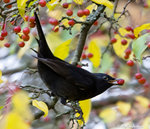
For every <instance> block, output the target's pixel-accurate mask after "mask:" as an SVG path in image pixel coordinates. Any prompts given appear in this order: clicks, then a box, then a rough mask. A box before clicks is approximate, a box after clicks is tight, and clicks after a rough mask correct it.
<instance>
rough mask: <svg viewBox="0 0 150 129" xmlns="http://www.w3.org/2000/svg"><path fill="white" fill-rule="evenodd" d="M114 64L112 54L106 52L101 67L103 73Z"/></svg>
mask: <svg viewBox="0 0 150 129" xmlns="http://www.w3.org/2000/svg"><path fill="white" fill-rule="evenodd" d="M112 65H113V58H112V56H111V55H110V54H108V53H105V54H104V56H103V59H102V63H101V68H100V71H99V72H101V73H105V72H107V70H109V69H110V68H111V67H112Z"/></svg>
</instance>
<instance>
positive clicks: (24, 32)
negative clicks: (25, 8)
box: [0, 16, 35, 48]
mask: <svg viewBox="0 0 150 129" xmlns="http://www.w3.org/2000/svg"><path fill="white" fill-rule="evenodd" d="M24 21H26V22H28V26H29V27H25V28H23V29H21V26H20V25H18V26H15V27H13V32H14V33H15V34H17V35H18V36H19V37H20V38H21V39H22V40H23V41H21V42H19V43H18V46H19V47H24V46H25V43H24V42H25V41H28V40H29V39H30V36H29V34H30V28H34V27H35V17H29V16H25V17H24ZM14 22H15V21H12V22H11V24H12V25H14ZM7 35H8V33H7V31H6V29H5V24H4V25H3V29H2V31H1V35H0V40H1V41H2V40H4V38H5V37H6V36H7ZM4 46H5V47H7V48H9V47H10V46H11V43H5V44H4Z"/></svg>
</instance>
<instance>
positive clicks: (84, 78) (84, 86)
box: [35, 13, 117, 104]
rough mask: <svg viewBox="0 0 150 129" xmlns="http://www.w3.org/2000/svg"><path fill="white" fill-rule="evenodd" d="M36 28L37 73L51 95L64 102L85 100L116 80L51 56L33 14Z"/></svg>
mask: <svg viewBox="0 0 150 129" xmlns="http://www.w3.org/2000/svg"><path fill="white" fill-rule="evenodd" d="M35 20H36V27H37V31H38V35H39V39H37V41H38V45H39V49H38V52H37V55H38V56H37V57H35V58H37V59H38V71H39V74H40V77H41V79H42V80H43V82H44V83H45V84H46V86H47V87H48V88H49V89H50V90H51V91H52V93H53V94H54V95H56V96H58V97H60V98H61V102H62V103H64V104H65V102H66V100H72V101H76V100H85V99H89V98H92V97H94V96H96V95H98V94H101V93H103V92H104V91H105V90H107V89H108V88H109V87H111V86H112V85H113V84H117V82H116V79H115V78H113V77H111V76H109V75H107V74H103V73H90V72H88V71H86V70H84V69H81V68H78V67H76V66H74V65H72V64H69V63H67V62H65V61H63V60H61V59H59V58H57V57H55V56H54V55H53V53H52V52H51V50H50V49H49V47H48V45H47V42H46V39H45V36H44V33H43V31H42V28H41V24H40V21H39V19H38V16H37V14H36V13H35Z"/></svg>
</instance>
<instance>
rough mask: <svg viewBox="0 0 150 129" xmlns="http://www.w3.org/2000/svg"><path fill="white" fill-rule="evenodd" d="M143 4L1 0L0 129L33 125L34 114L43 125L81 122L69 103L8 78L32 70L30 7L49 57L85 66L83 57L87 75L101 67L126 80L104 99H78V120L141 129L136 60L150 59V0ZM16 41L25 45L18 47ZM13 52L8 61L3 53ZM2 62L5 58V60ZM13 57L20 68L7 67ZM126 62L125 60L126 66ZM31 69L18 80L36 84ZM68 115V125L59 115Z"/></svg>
mask: <svg viewBox="0 0 150 129" xmlns="http://www.w3.org/2000/svg"><path fill="white" fill-rule="evenodd" d="M40 2H41V3H42V4H40ZM45 2H46V3H45ZM142 2H143V3H142ZM142 2H140V1H138V0H137V1H134V0H128V1H118V0H111V1H109V0H90V1H89V0H66V1H63V0H46V1H45V0H17V1H15V0H11V1H9V0H1V1H0V4H1V7H0V31H1V35H0V47H1V48H0V50H4V51H7V52H8V53H7V55H4V56H3V52H1V54H2V58H1V56H0V62H2V63H0V69H1V71H0V100H2V101H1V102H0V127H1V128H2V129H30V128H35V127H34V122H35V123H36V124H37V123H38V122H36V121H35V120H34V119H38V121H40V122H43V123H46V122H47V121H50V122H49V124H50V125H53V126H52V127H51V128H56V129H58V128H61V129H62V127H63V128H67V127H68V128H70V127H72V126H74V128H75V126H81V127H82V126H83V125H84V124H83V120H82V119H80V120H78V119H77V116H80V115H81V114H78V113H76V112H77V110H76V109H75V110H73V109H74V107H73V108H72V109H70V108H69V109H68V108H66V106H62V105H61V104H59V102H57V99H56V100H55V99H54V98H55V97H54V98H53V97H51V93H50V91H49V90H47V89H46V90H45V89H44V88H43V87H42V84H39V85H40V86H39V88H38V87H34V86H32V85H30V84H27V86H24V83H20V82H19V83H18V79H16V80H15V81H13V82H12V81H11V80H13V79H12V78H14V76H15V74H18V71H19V72H20V71H23V70H24V69H26V68H27V67H31V68H35V67H36V60H34V59H33V58H32V59H31V55H33V53H32V52H31V50H30V48H34V49H37V43H36V40H35V38H34V37H37V32H36V29H35V28H34V27H35V20H34V15H33V14H34V13H33V12H34V11H37V12H38V13H39V17H40V20H41V21H40V22H41V24H42V27H43V30H44V33H45V37H46V39H47V42H48V46H49V47H50V49H51V50H52V52H53V53H54V55H55V56H57V57H58V58H60V59H62V60H66V61H68V62H69V63H73V64H77V66H78V67H82V66H84V67H87V64H84V61H87V62H88V64H92V67H91V68H90V70H91V72H96V73H98V72H105V73H107V74H109V75H112V76H113V77H116V78H123V79H125V81H126V83H125V85H124V86H123V87H122V88H118V89H119V90H117V89H116V90H114V91H113V90H111V89H110V91H108V95H107V97H106V98H105V95H104V98H103V94H102V95H101V96H102V97H101V99H100V100H99V101H98V102H97V101H96V102H95V101H94V100H92V101H91V100H84V101H80V102H79V106H80V107H81V109H82V112H83V116H82V117H83V119H84V121H85V124H86V125H89V126H90V124H91V123H92V122H93V121H96V120H95V119H96V118H98V120H99V119H100V120H99V122H100V121H103V122H104V123H105V125H106V126H107V127H108V128H110V129H112V128H113V127H118V128H122V127H124V126H125V127H128V128H130V127H131V128H132V127H133V128H134V126H135V128H136V127H137V126H140V127H142V128H144V129H148V128H149V126H150V123H149V120H150V117H149V114H150V113H149V108H150V102H149V99H150V96H149V93H150V80H149V69H147V68H145V67H144V65H143V62H144V61H145V60H146V63H147V65H149V62H150V59H149V55H150V52H149V49H150V34H149V33H150V21H149V17H148V14H149V12H150V11H149V8H150V1H149V0H144V1H142ZM64 4H65V5H64ZM137 5H138V6H137ZM139 7H140V9H139ZM139 14H141V15H140V16H139ZM139 17H140V18H139ZM15 27H20V28H21V30H15V29H14V28H15ZM25 28H29V30H30V32H27V31H26V30H24V29H25ZM27 33H28V34H27ZM20 42H23V43H24V44H25V46H21V45H19V44H20ZM15 55H17V58H15V60H14V62H13V63H11V59H10V58H7V57H11V56H15ZM28 56H30V57H28ZM80 57H81V58H80ZM5 59H6V60H9V61H10V62H9V61H8V62H6V60H5ZM3 60H4V61H3ZM17 61H20V62H21V64H23V65H21V66H20V67H19V68H18V67H17V68H14V66H13V65H15V64H16V62H17ZM128 61H130V62H132V64H130V63H127V62H128ZM3 62H6V63H3ZM9 63H11V66H9V67H10V69H7V67H6V66H7V65H8V64H9ZM82 63H83V64H82ZM126 63H127V64H126ZM11 68H12V69H11ZM14 69H15V70H14ZM33 73H34V72H31V75H32V77H31V76H30V77H28V76H29V75H30V74H29V75H28V76H26V77H25V78H23V79H21V80H22V81H24V82H29V80H31V81H32V82H34V83H35V84H36V85H37V84H38V83H39V82H38V81H37V80H39V77H37V78H38V79H37V78H36V79H37V80H36V79H35V81H34V80H32V79H33V78H34V74H33ZM136 73H141V75H142V77H140V78H138V77H136ZM2 74H3V76H2ZM8 74H9V76H7V75H8ZM23 74H25V72H23ZM20 76H22V75H20ZM17 78H18V77H17ZM36 81H37V82H36ZM24 90H25V91H24ZM128 91H129V92H128ZM130 93H131V94H130ZM45 94H46V95H45ZM113 95H114V96H113ZM45 96H50V98H47V97H45ZM38 100H39V101H38ZM47 100H48V101H47ZM31 102H32V105H31ZM95 103H96V104H95ZM59 106H60V107H59ZM59 108H60V109H59ZM63 108H64V110H63ZM62 110H63V111H62ZM37 112H38V113H37ZM72 112H73V113H72ZM66 114H67V117H66V116H65V115H66ZM90 114H91V116H92V118H90ZM42 116H44V117H42ZM69 118H70V120H72V119H73V123H72V125H67V124H66V123H67V122H66V119H67V121H68V120H69ZM50 119H53V120H50ZM63 119H65V120H63ZM92 120H93V121H92ZM16 121H17V122H16ZM14 123H15V124H14ZM93 123H94V122H93ZM93 123H92V124H93ZM76 124H77V125H76ZM92 124H91V125H92ZM37 125H38V124H37ZM93 128H94V127H93Z"/></svg>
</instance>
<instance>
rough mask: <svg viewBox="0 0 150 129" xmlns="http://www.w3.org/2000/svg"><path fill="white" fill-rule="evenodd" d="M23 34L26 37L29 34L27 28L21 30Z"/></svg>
mask: <svg viewBox="0 0 150 129" xmlns="http://www.w3.org/2000/svg"><path fill="white" fill-rule="evenodd" d="M23 33H24V34H25V35H28V34H29V33H30V29H29V28H28V27H25V28H24V29H23Z"/></svg>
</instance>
